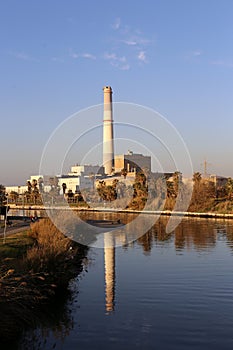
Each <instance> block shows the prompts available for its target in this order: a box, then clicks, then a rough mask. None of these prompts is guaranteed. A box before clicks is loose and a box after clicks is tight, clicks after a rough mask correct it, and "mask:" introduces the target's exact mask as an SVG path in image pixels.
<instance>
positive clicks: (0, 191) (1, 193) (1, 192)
mask: <svg viewBox="0 0 233 350" xmlns="http://www.w3.org/2000/svg"><path fill="white" fill-rule="evenodd" d="M5 201H6V188H5V187H4V186H3V185H0V205H3V204H4V202H5Z"/></svg>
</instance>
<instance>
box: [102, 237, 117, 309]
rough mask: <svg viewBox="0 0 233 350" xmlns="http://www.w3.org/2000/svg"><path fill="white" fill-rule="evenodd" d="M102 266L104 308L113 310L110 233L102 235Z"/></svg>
mask: <svg viewBox="0 0 233 350" xmlns="http://www.w3.org/2000/svg"><path fill="white" fill-rule="evenodd" d="M104 267H105V310H106V312H107V313H110V312H112V311H114V304H115V245H114V237H113V235H112V234H109V233H106V234H105V236H104Z"/></svg>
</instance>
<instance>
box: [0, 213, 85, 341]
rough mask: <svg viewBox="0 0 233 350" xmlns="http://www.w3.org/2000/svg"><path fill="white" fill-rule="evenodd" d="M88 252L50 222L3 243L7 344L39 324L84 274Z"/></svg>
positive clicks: (1, 290)
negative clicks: (51, 305)
mask: <svg viewBox="0 0 233 350" xmlns="http://www.w3.org/2000/svg"><path fill="white" fill-rule="evenodd" d="M85 254H86V249H85V248H84V247H83V246H80V245H78V244H77V243H75V242H73V241H71V240H70V239H68V238H66V237H65V236H64V235H63V234H62V233H60V232H59V231H58V230H57V228H56V227H55V226H54V225H53V224H52V223H51V222H50V221H49V220H48V219H44V220H41V221H40V222H37V223H34V224H32V225H31V228H30V230H28V231H27V232H26V231H25V232H21V233H18V234H14V235H12V236H8V237H7V240H6V244H3V243H2V241H0V259H1V266H0V320H1V322H0V339H1V342H2V343H4V342H7V341H9V340H10V339H12V337H13V338H17V336H19V335H20V334H21V331H22V330H23V329H24V328H26V327H28V326H30V327H31V326H33V325H35V324H37V322H38V320H40V318H41V316H42V314H44V313H46V305H48V303H49V302H50V301H51V300H52V298H54V297H55V296H56V295H58V294H59V293H61V292H63V291H65V290H67V287H68V284H69V281H70V279H71V278H73V277H75V276H77V275H78V273H80V272H81V270H82V260H83V258H84V257H85Z"/></svg>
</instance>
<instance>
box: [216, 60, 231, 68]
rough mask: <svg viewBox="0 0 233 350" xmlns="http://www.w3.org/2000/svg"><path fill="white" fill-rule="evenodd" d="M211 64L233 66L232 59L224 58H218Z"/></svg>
mask: <svg viewBox="0 0 233 350" xmlns="http://www.w3.org/2000/svg"><path fill="white" fill-rule="evenodd" d="M210 63H211V64H214V65H216V66H223V67H226V68H233V62H232V61H224V60H218V61H212V62H210Z"/></svg>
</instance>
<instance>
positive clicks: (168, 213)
mask: <svg viewBox="0 0 233 350" xmlns="http://www.w3.org/2000/svg"><path fill="white" fill-rule="evenodd" d="M10 209H12V210H25V211H26V210H32V211H42V212H43V213H44V216H46V211H50V210H62V211H69V210H70V209H72V210H74V211H77V212H78V211H81V212H85V211H86V212H108V213H110V212H111V213H124V214H127V213H129V214H131V213H133V214H148V215H165V216H181V217H199V218H216V219H233V213H232V212H231V213H221V212H213V211H208V212H191V211H187V212H182V211H173V210H134V209H120V208H108V207H106V206H105V207H92V208H91V207H89V208H87V207H68V206H54V207H45V206H38V205H37V206H36V205H34V206H29V207H25V206H24V207H20V206H12V205H11V206H10ZM42 216H43V215H42ZM9 218H10V216H9Z"/></svg>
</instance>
